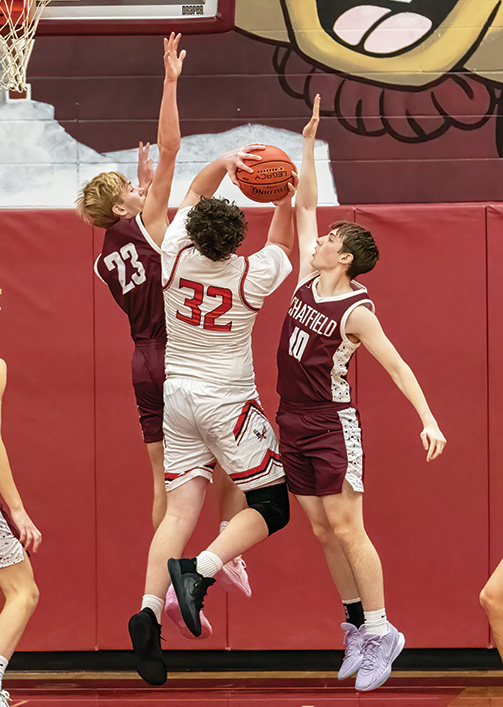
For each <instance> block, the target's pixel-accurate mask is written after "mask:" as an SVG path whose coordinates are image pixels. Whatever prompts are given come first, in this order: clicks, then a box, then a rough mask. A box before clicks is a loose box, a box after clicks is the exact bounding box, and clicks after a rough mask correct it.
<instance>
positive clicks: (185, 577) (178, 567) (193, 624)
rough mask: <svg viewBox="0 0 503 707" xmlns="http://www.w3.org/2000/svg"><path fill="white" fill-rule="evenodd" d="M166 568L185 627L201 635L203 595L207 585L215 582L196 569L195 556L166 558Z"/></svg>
mask: <svg viewBox="0 0 503 707" xmlns="http://www.w3.org/2000/svg"><path fill="white" fill-rule="evenodd" d="M168 570H169V574H170V575H171V581H172V582H173V587H174V590H175V592H176V597H177V599H178V604H179V605H180V611H181V612H182V616H183V620H184V621H185V623H186V624H187V628H188V629H189V631H191V632H192V633H193V634H194V636H196V637H197V636H200V635H201V620H200V618H199V612H200V611H201V609H202V608H203V605H204V597H205V594H206V591H207V589H208V587H210V586H211V585H212V584H215V580H214V579H212V578H211V577H203V575H202V574H199V572H198V571H197V570H196V558H195V557H193V558H192V559H187V558H182V559H181V560H174V559H173V558H171V559H169V560H168Z"/></svg>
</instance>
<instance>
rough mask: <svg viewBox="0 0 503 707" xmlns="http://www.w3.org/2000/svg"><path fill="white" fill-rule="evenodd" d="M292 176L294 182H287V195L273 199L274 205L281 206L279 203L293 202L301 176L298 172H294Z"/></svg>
mask: <svg viewBox="0 0 503 707" xmlns="http://www.w3.org/2000/svg"><path fill="white" fill-rule="evenodd" d="M292 178H293V184H291V183H289V184H287V189H288V192H287V194H285V196H284V197H283V198H282V199H279V200H278V201H273V202H272V203H273V204H274V206H279V204H285V203H289V202H291V200H292V198H293V197H294V196H295V193H296V192H297V187H298V186H299V176H298V174H297V172H292Z"/></svg>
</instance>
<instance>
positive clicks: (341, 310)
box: [278, 272, 374, 408]
mask: <svg viewBox="0 0 503 707" xmlns="http://www.w3.org/2000/svg"><path fill="white" fill-rule="evenodd" d="M317 282H318V273H317V272H315V273H313V274H312V275H309V276H308V277H307V278H305V279H304V280H303V281H301V282H300V283H299V285H298V287H297V290H296V291H295V294H294V296H293V298H292V302H291V304H290V309H289V310H288V313H287V315H286V319H285V322H284V324H283V329H282V332H281V339H280V344H279V349H278V393H279V394H280V396H281V401H282V402H286V403H287V404H288V403H301V404H302V403H304V404H305V405H306V406H308V407H312V406H313V405H323V404H324V403H328V404H330V403H332V404H333V403H337V404H338V405H340V406H341V408H342V407H349V406H350V404H351V390H350V386H349V383H348V382H347V380H346V375H347V372H348V365H349V362H350V360H351V357H352V355H353V354H354V352H355V351H356V349H357V348H358V347H359V345H360V344H359V343H354V342H353V341H351V340H350V339H349V338H348V336H347V335H346V331H345V326H346V322H347V319H348V317H349V315H350V314H351V312H352V311H353V309H355V307H359V306H361V305H363V306H366V307H369V309H371V310H372V311H374V305H373V303H372V301H371V300H370V299H369V298H368V294H367V290H366V288H365V287H364V286H363V285H360V284H359V283H357V282H355V281H354V280H353V281H352V282H351V287H352V289H353V291H352V292H348V293H344V294H342V295H337V296H335V297H321V296H320V295H319V294H318V292H317V289H316V285H317Z"/></svg>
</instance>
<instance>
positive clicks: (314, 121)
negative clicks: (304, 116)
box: [302, 93, 321, 140]
mask: <svg viewBox="0 0 503 707" xmlns="http://www.w3.org/2000/svg"><path fill="white" fill-rule="evenodd" d="M320 101H321V98H320V94H319V93H317V94H316V96H315V97H314V101H313V114H312V116H311V120H310V121H309V123H308V124H307V125H306V127H305V128H304V130H303V131H302V137H304V138H310V139H312V140H314V138H315V137H316V131H317V130H318V123H319V122H320Z"/></svg>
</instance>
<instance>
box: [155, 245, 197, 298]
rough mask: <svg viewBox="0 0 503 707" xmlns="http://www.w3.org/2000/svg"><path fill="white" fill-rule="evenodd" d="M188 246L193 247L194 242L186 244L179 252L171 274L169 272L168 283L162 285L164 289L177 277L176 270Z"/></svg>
mask: <svg viewBox="0 0 503 707" xmlns="http://www.w3.org/2000/svg"><path fill="white" fill-rule="evenodd" d="M188 248H192V244H191V245H186V246H184V247H183V248H182V249H181V250H179V251H178V253H177V254H176V258H175V262H174V263H173V265H172V267H171V272H170V274H169V277H168V280H167V282H166V284H165V285H163V286H162V289H163V291H164V290H167V289H168V287H169V286H170V285H171V284H172V282H173V280H174V278H175V272H176V269H177V267H178V263H179V261H180V258H181V255H182V253H183V251H184V250H187V249H188Z"/></svg>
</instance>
